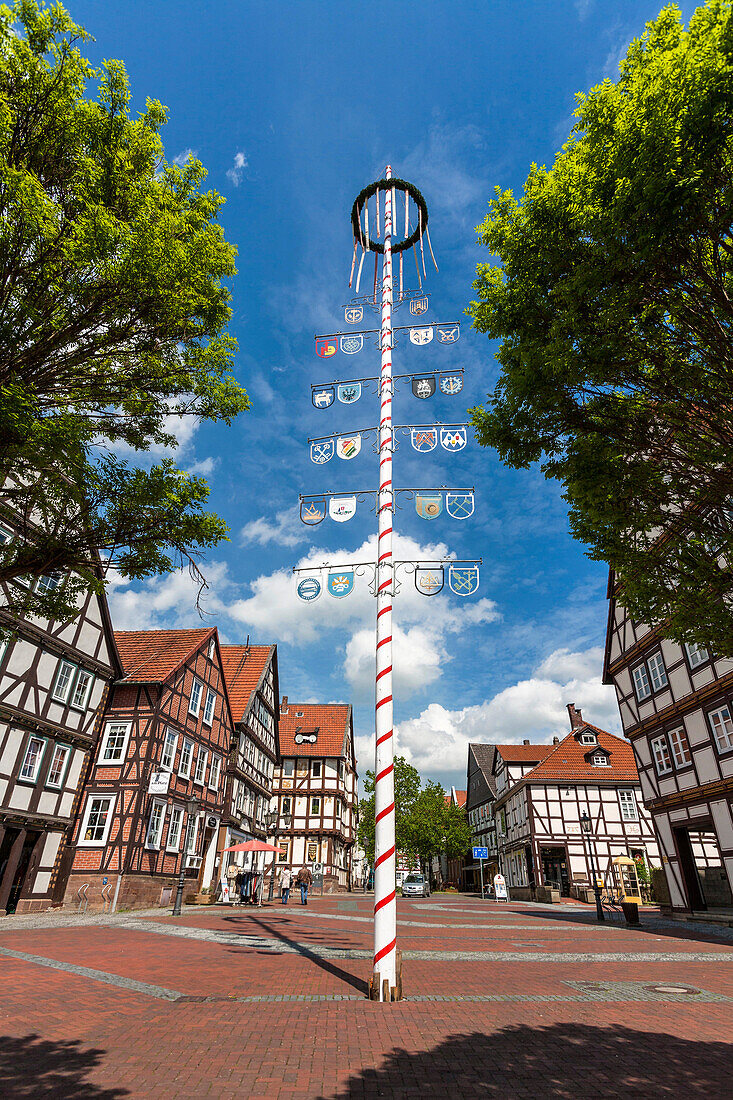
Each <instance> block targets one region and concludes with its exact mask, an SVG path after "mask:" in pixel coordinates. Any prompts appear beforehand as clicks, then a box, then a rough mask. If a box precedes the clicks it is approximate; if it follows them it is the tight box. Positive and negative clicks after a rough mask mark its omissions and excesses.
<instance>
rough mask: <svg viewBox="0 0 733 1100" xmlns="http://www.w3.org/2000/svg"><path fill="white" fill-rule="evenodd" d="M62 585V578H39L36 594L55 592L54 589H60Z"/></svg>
mask: <svg viewBox="0 0 733 1100" xmlns="http://www.w3.org/2000/svg"><path fill="white" fill-rule="evenodd" d="M60 584H61V577H59V576H58V574H57V575H51V574H49V575H48V576H43V577H39V578H38V580H37V581H36V592H40V593H41V594H43V593H45V592H53V590H54V588H58V586H59V585H60Z"/></svg>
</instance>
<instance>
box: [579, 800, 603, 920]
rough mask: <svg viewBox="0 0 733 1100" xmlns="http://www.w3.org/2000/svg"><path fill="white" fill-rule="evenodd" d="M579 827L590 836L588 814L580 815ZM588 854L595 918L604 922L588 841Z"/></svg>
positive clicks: (591, 846) (590, 845) (590, 846)
mask: <svg viewBox="0 0 733 1100" xmlns="http://www.w3.org/2000/svg"><path fill="white" fill-rule="evenodd" d="M580 827H581V829H582V830H583V832H584V833H585V834H586V836H590V834H591V832H592V829H593V822H592V821H591V819H590V818H589V817H588V814H587V813H586V812H585V810H583V812H582V814H581V815H580ZM588 853H589V856H590V873H591V875H592V877H593V896H594V897H595V899H596V918H597V919H598V920H605V919H606V918H605V917H604V915H603V904H602V902H601V893H600V890H599V889H598V878H597V876H596V867H595V862H594V860H593V845H592V844H591V842H590V840H589V841H588Z"/></svg>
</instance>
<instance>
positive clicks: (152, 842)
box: [145, 798, 168, 851]
mask: <svg viewBox="0 0 733 1100" xmlns="http://www.w3.org/2000/svg"><path fill="white" fill-rule="evenodd" d="M167 809H168V803H167V802H166V801H165V799H163V798H154V799H153V801H152V802H151V803H150V813H149V814H148V828H147V831H146V833H145V847H146V848H148V849H149V850H151V849H152V850H155V851H159V850H160V847H161V841H162V839H163V829H164V828H165V818H166V810H167ZM157 810H160V811H161V813H160V817H159V818H158V823H157V828H156V831H155V833H154V834H152V833H151V830H152V828H153V815H154V814H155V812H156V811H157Z"/></svg>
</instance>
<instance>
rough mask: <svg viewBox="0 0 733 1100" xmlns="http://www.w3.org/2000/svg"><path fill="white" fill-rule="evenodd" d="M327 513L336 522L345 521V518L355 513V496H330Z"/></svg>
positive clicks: (349, 517)
mask: <svg viewBox="0 0 733 1100" xmlns="http://www.w3.org/2000/svg"><path fill="white" fill-rule="evenodd" d="M328 514H329V516H330V517H331V519H335V520H336V523H346V521H347V519H351V517H352V516H354V515H356V497H331V499H330V500H329V502H328Z"/></svg>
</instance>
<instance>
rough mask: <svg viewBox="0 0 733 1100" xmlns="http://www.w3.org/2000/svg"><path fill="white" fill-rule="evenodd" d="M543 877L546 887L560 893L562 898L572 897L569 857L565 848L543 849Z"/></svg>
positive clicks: (541, 855)
mask: <svg viewBox="0 0 733 1100" xmlns="http://www.w3.org/2000/svg"><path fill="white" fill-rule="evenodd" d="M540 858H541V860H542V877H543V879H544V881H545V885H546V886H552V887H554V888H555V889H556V890H559V891H560V894H561V895H562V897H564V898H567V897H569V896H570V875H569V874H568V857H567V852H566V851H565V849H564V848H541V849H540Z"/></svg>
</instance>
